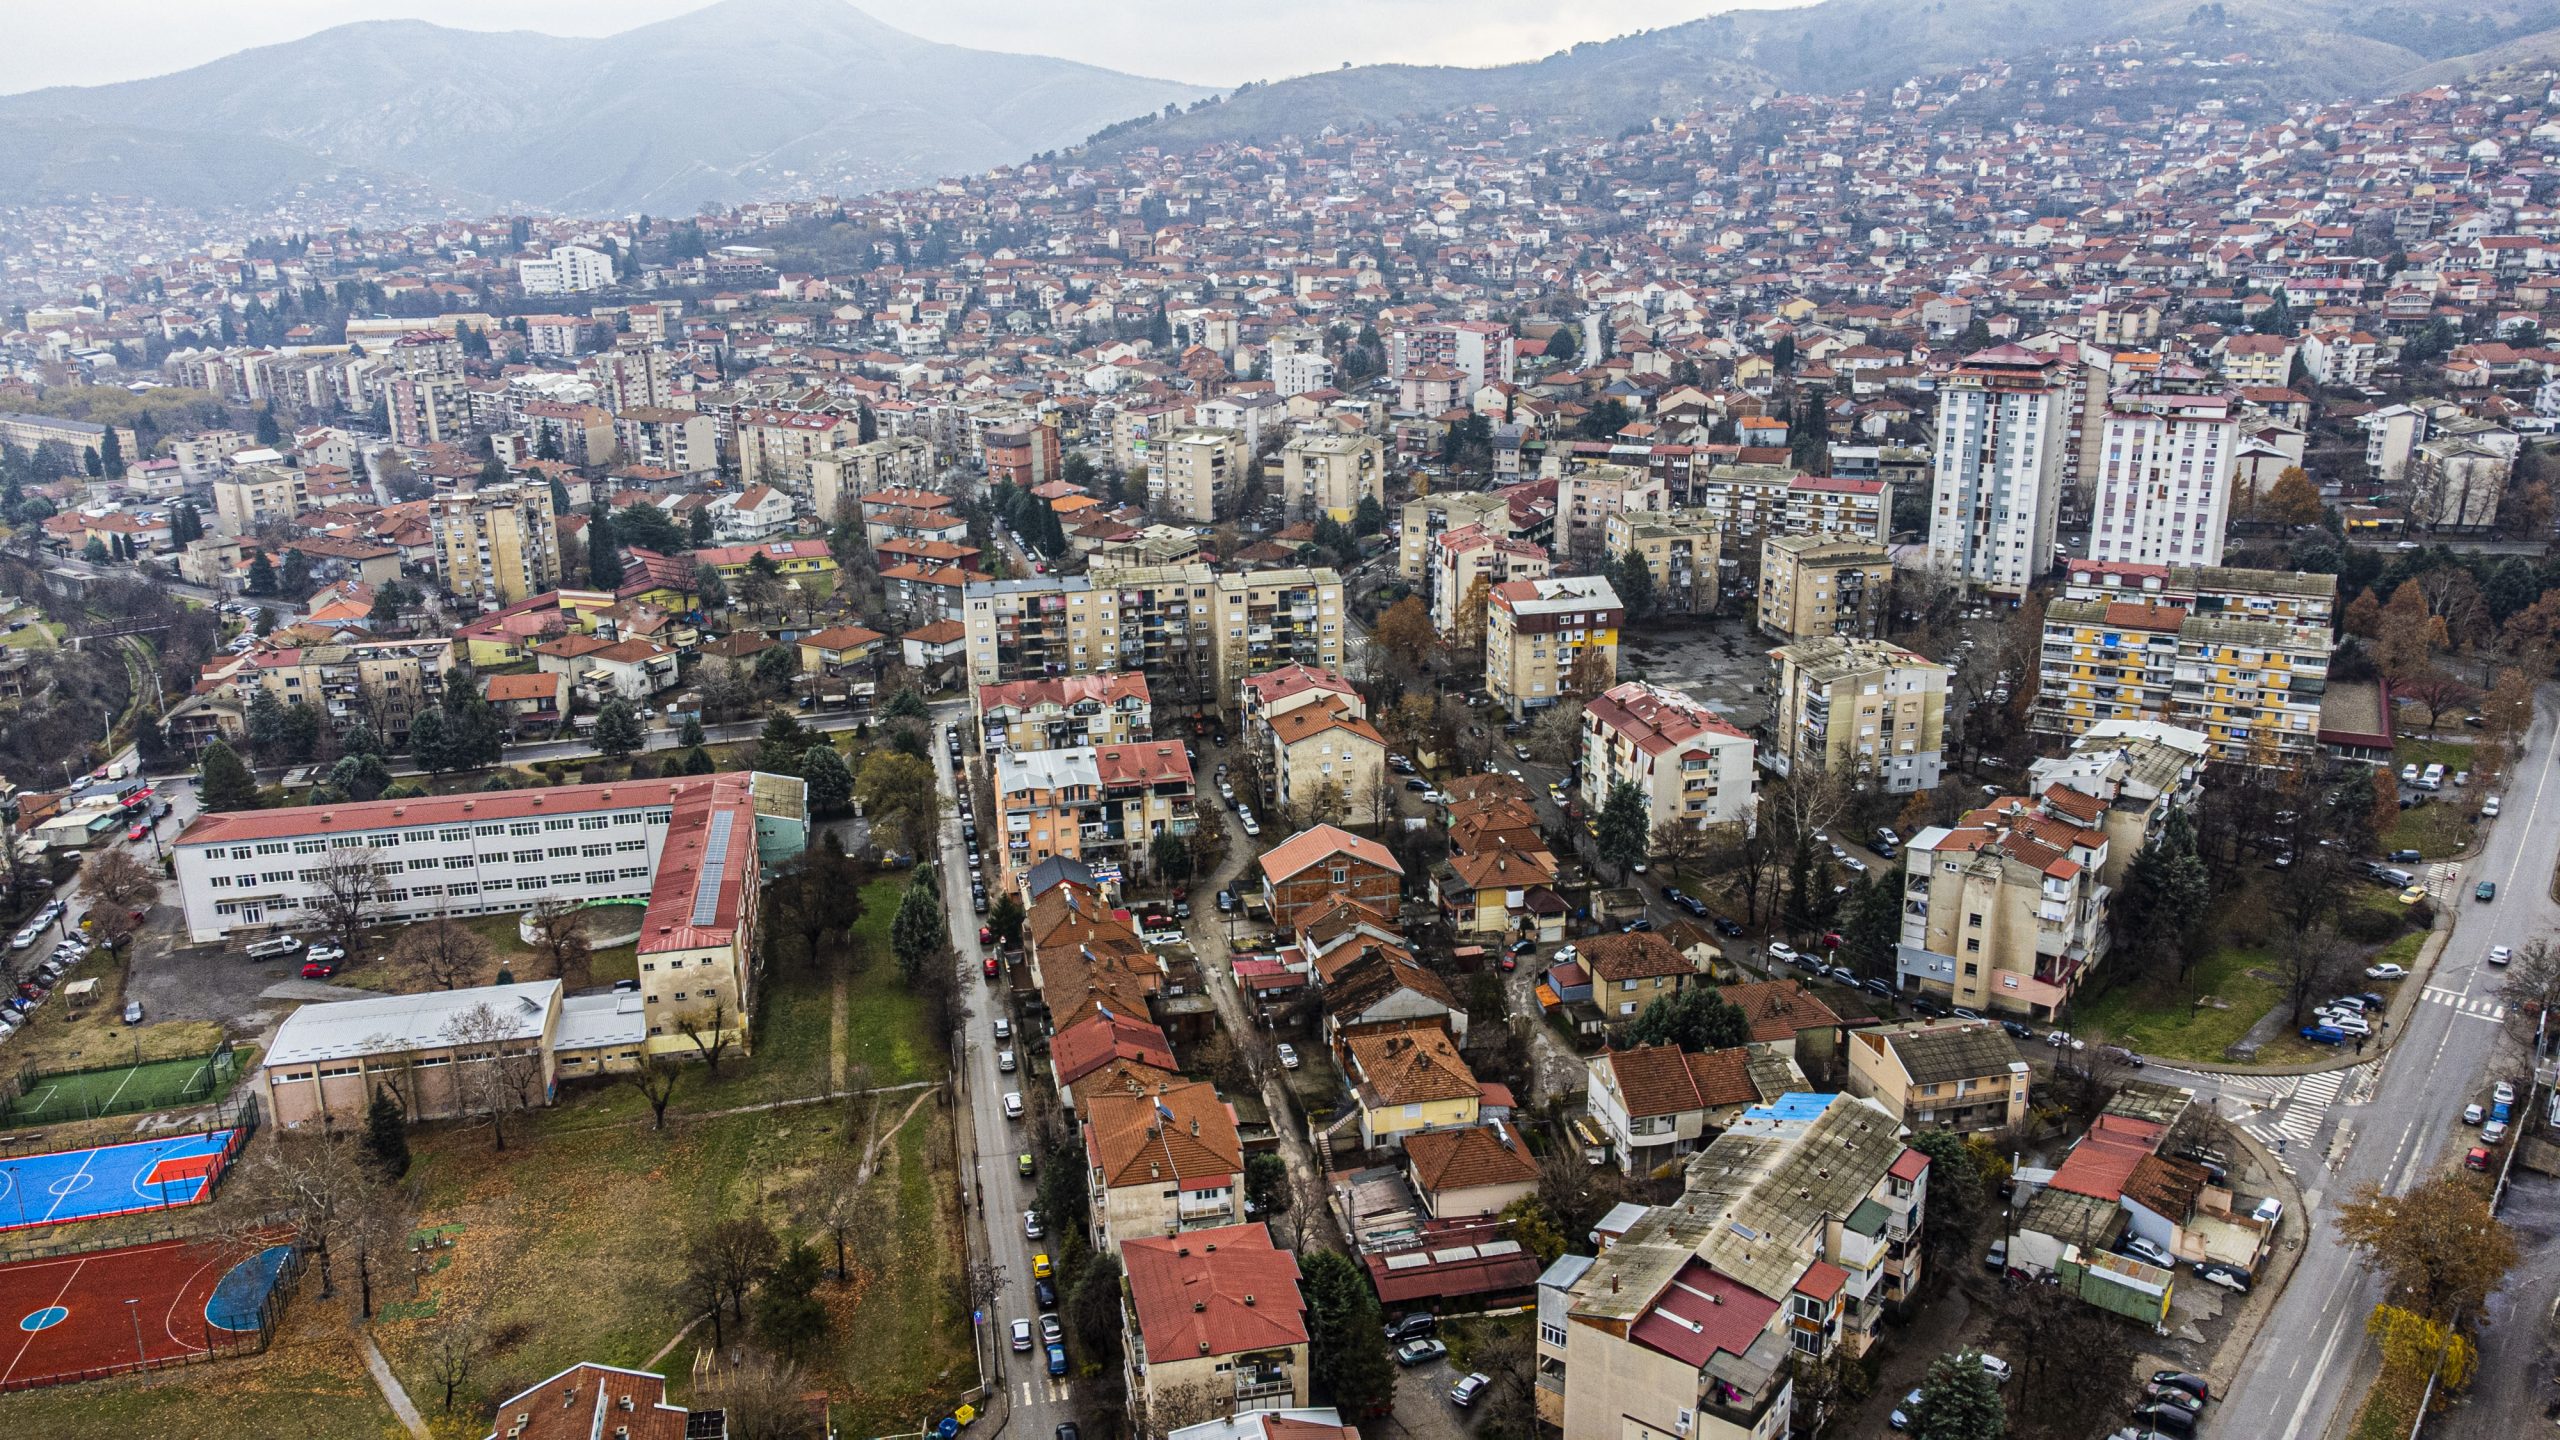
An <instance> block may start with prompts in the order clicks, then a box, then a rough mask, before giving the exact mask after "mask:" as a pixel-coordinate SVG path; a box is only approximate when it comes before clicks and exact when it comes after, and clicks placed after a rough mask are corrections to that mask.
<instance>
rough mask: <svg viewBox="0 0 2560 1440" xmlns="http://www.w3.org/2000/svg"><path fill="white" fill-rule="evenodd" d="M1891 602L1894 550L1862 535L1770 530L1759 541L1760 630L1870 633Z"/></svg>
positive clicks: (1878, 628) (1801, 636)
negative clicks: (1847, 536)
mask: <svg viewBox="0 0 2560 1440" xmlns="http://www.w3.org/2000/svg"><path fill="white" fill-rule="evenodd" d="M1892 608H1893V555H1892V552H1890V551H1888V550H1886V549H1885V548H1884V547H1882V546H1880V545H1875V544H1872V543H1870V542H1868V541H1864V540H1845V539H1835V538H1833V537H1831V536H1828V535H1822V534H1813V535H1779V536H1773V537H1771V538H1770V539H1769V540H1768V541H1766V542H1765V543H1763V544H1762V545H1761V547H1760V633H1762V634H1763V635H1767V636H1770V637H1772V638H1774V639H1779V640H1810V639H1813V638H1814V637H1816V636H1819V635H1846V636H1852V637H1858V638H1864V639H1873V638H1875V637H1877V636H1879V635H1881V634H1883V633H1884V622H1885V616H1886V614H1887V613H1888V612H1889V611H1890V610H1891V609H1892Z"/></svg>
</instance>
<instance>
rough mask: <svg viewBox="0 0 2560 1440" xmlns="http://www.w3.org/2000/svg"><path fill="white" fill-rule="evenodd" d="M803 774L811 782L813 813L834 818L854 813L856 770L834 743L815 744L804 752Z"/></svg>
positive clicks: (821, 816)
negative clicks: (854, 771)
mask: <svg viewBox="0 0 2560 1440" xmlns="http://www.w3.org/2000/svg"><path fill="white" fill-rule="evenodd" d="M800 778H801V779H802V780H804V781H806V782H807V783H808V786H809V815H810V818H812V819H816V820H833V819H836V818H838V817H839V816H844V815H850V814H852V813H853V771H852V770H850V769H848V768H847V767H846V765H845V763H844V756H843V755H841V754H839V753H838V752H837V750H836V747H834V746H833V745H812V746H810V747H809V748H808V749H807V750H806V751H803V752H802V753H801V756H800Z"/></svg>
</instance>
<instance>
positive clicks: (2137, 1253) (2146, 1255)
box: [2124, 1235, 2178, 1270]
mask: <svg viewBox="0 0 2560 1440" xmlns="http://www.w3.org/2000/svg"><path fill="white" fill-rule="evenodd" d="M2124 1253H2125V1254H2127V1255H2130V1256H2132V1257H2133V1258H2134V1259H2136V1260H2140V1261H2143V1262H2144V1263H2146V1264H2151V1265H2157V1266H2159V1267H2160V1268H2161V1269H2163V1270H2175V1269H2177V1268H2178V1257H2177V1256H2175V1255H2172V1254H2170V1253H2169V1252H2168V1250H2167V1249H2165V1248H2163V1247H2162V1246H2161V1245H2160V1244H2159V1243H2158V1242H2156V1241H2152V1240H2146V1239H2144V1238H2143V1237H2142V1236H2139V1235H2128V1236H2126V1237H2125V1242H2124Z"/></svg>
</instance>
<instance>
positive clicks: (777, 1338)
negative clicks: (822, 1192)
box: [756, 1240, 827, 1360]
mask: <svg viewBox="0 0 2560 1440" xmlns="http://www.w3.org/2000/svg"><path fill="white" fill-rule="evenodd" d="M825 1277H826V1263H825V1261H824V1260H822V1259H821V1258H820V1257H819V1255H818V1252H817V1250H816V1249H814V1248H812V1247H811V1246H810V1244H809V1242H808V1241H806V1240H795V1241H793V1242H792V1245H791V1248H790V1249H788V1250H786V1251H784V1252H783V1254H782V1261H781V1263H780V1264H777V1265H775V1266H774V1267H773V1271H772V1273H771V1274H769V1275H767V1276H765V1279H764V1284H763V1285H762V1286H760V1287H759V1288H758V1289H757V1291H756V1328H757V1329H759V1330H761V1331H762V1332H763V1333H764V1338H765V1343H766V1344H768V1345H771V1346H772V1347H773V1348H774V1349H775V1350H776V1351H777V1352H779V1353H780V1354H781V1356H782V1358H784V1359H785V1360H794V1359H797V1358H799V1356H800V1355H801V1354H802V1352H804V1351H806V1350H807V1349H808V1348H809V1346H810V1345H811V1344H813V1343H815V1342H816V1341H817V1339H818V1338H819V1337H820V1336H822V1335H824V1334H826V1333H827V1307H826V1306H825V1305H824V1304H823V1303H821V1302H820V1301H819V1299H818V1297H817V1289H818V1282H819V1281H820V1280H822V1279H824V1278H825Z"/></svg>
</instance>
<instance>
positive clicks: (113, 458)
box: [98, 425, 124, 480]
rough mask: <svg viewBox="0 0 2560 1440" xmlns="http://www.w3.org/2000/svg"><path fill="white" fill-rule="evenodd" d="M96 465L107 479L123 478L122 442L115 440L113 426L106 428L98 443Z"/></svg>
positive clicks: (114, 428)
mask: <svg viewBox="0 0 2560 1440" xmlns="http://www.w3.org/2000/svg"><path fill="white" fill-rule="evenodd" d="M98 465H99V468H100V470H101V471H102V472H103V473H104V474H105V475H106V477H107V478H108V479H110V480H121V479H123V478H124V442H123V441H122V440H120V439H118V438H116V427H114V426H113V425H110V426H108V427H107V433H106V435H105V436H104V437H102V438H101V439H100V440H99V441H98Z"/></svg>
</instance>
